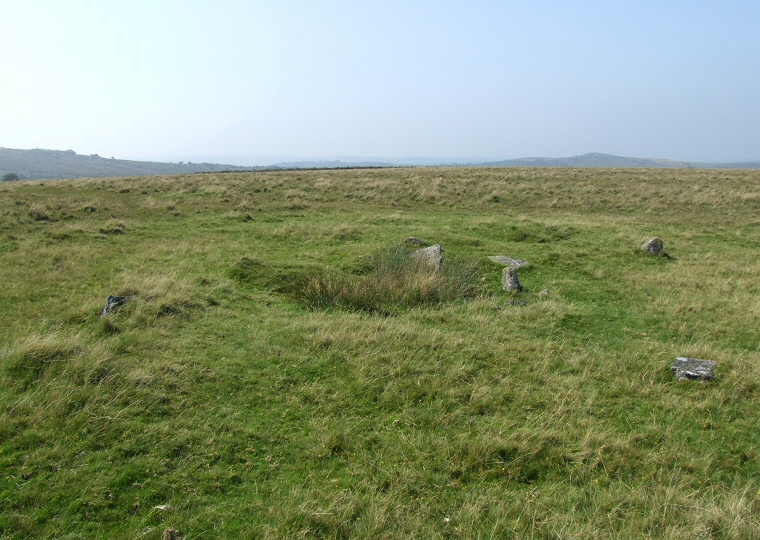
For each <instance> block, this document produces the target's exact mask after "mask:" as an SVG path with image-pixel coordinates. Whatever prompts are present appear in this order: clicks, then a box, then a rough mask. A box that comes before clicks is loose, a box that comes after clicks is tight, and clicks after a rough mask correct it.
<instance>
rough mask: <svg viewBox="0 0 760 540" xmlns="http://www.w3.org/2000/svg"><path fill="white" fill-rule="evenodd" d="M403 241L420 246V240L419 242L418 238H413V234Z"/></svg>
mask: <svg viewBox="0 0 760 540" xmlns="http://www.w3.org/2000/svg"><path fill="white" fill-rule="evenodd" d="M404 243H405V244H407V245H411V246H421V245H422V242H420V239H419V238H415V237H414V236H410V237H409V238H407V239H406V240H404Z"/></svg>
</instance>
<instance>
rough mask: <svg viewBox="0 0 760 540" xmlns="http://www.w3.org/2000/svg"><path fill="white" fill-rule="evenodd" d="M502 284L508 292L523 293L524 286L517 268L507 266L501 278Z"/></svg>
mask: <svg viewBox="0 0 760 540" xmlns="http://www.w3.org/2000/svg"><path fill="white" fill-rule="evenodd" d="M501 284H502V286H503V287H504V289H505V290H507V291H518V292H519V291H522V289H523V288H522V285H520V280H519V279H518V277H517V268H512V267H511V266H507V267H506V268H504V273H503V274H502V276H501Z"/></svg>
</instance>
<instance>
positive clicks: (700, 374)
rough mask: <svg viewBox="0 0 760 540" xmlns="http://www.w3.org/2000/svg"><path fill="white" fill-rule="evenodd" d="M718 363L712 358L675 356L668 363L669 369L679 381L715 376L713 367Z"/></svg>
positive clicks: (705, 378) (708, 378)
mask: <svg viewBox="0 0 760 540" xmlns="http://www.w3.org/2000/svg"><path fill="white" fill-rule="evenodd" d="M717 365H718V363H717V362H714V361H712V360H700V359H698V358H686V357H685V356H676V359H675V360H674V361H673V363H672V364H670V371H672V372H673V375H675V376H676V378H677V379H678V380H679V381H709V380H710V379H714V378H715V373H714V372H713V369H714V368H715V366H717Z"/></svg>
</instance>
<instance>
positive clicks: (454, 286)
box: [296, 248, 480, 315]
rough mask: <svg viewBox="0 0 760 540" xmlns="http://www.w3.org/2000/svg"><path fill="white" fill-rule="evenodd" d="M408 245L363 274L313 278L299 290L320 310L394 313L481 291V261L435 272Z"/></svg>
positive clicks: (451, 265)
mask: <svg viewBox="0 0 760 540" xmlns="http://www.w3.org/2000/svg"><path fill="white" fill-rule="evenodd" d="M409 255H410V252H409V250H407V249H404V248H393V249H389V250H387V251H385V252H383V253H381V254H379V255H376V256H375V257H373V259H372V265H371V267H370V268H369V269H368V271H366V272H365V273H363V274H361V275H350V274H345V273H342V272H340V271H333V272H321V273H319V274H317V275H315V276H312V277H309V278H308V279H307V280H306V281H305V284H304V285H303V287H302V288H301V289H300V290H299V291H298V292H297V293H296V294H297V297H298V299H299V300H300V301H302V302H303V303H304V304H306V305H307V306H309V307H311V308H314V309H329V308H341V309H346V310H349V311H358V312H367V313H375V314H384V315H390V314H394V313H398V312H400V311H403V310H404V309H408V308H412V307H415V306H422V305H438V304H442V303H445V302H451V301H454V300H458V299H463V298H468V297H472V296H474V295H475V294H476V287H475V285H476V283H477V282H478V280H479V278H480V274H479V272H478V267H477V264H476V263H475V262H467V261H456V260H454V261H446V262H444V264H443V265H441V267H440V269H438V270H435V269H434V268H433V267H432V266H431V265H430V264H429V263H428V262H427V261H426V260H421V259H418V258H415V257H410V256H409Z"/></svg>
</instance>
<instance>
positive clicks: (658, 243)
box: [641, 236, 670, 259]
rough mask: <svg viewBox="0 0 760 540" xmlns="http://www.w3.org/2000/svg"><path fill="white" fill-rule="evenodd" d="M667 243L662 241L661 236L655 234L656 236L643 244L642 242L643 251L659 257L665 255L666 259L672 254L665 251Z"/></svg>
mask: <svg viewBox="0 0 760 540" xmlns="http://www.w3.org/2000/svg"><path fill="white" fill-rule="evenodd" d="M664 249H665V243H664V242H663V241H662V238H659V237H657V236H655V237H654V238H650V239H649V240H647V241H646V242H644V243H643V244H641V251H645V252H647V253H651V254H652V255H656V256H657V257H665V258H666V259H670V255H668V254H667V253H665V251H664Z"/></svg>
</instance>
